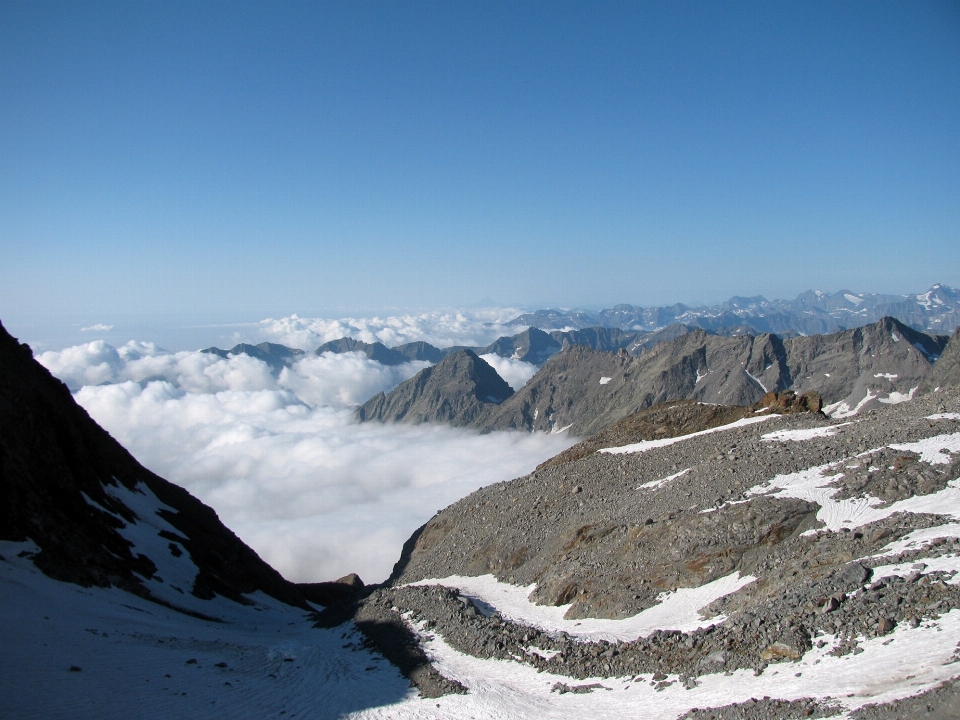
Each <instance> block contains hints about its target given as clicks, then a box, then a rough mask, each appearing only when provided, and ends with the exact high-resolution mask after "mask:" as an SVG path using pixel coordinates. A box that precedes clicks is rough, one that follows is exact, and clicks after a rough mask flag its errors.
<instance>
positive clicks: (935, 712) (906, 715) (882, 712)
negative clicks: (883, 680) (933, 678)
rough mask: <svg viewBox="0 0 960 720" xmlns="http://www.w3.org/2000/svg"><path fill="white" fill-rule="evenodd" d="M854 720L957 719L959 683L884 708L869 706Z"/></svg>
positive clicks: (959, 681) (851, 715) (959, 702)
mask: <svg viewBox="0 0 960 720" xmlns="http://www.w3.org/2000/svg"><path fill="white" fill-rule="evenodd" d="M850 717H851V718H852V720H921V718H922V719H923V720H956V718H958V717H960V680H956V679H954V680H948V681H947V682H944V683H941V684H940V685H938V686H937V687H935V688H933V689H932V690H928V691H927V692H925V693H921V694H920V695H916V696H914V697H909V698H904V699H903V700H896V701H894V702H892V703H888V704H885V705H866V706H864V707H862V708H860V709H859V710H856V711H854V712H852V713H851V714H850Z"/></svg>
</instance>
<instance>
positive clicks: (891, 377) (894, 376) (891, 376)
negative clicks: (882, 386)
mask: <svg viewBox="0 0 960 720" xmlns="http://www.w3.org/2000/svg"><path fill="white" fill-rule="evenodd" d="M874 377H875V378H886V379H887V380H896V379H897V377H898V375H897V374H896V373H876V374H874Z"/></svg>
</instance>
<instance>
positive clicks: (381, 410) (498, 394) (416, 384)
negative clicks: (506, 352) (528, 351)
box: [357, 350, 513, 425]
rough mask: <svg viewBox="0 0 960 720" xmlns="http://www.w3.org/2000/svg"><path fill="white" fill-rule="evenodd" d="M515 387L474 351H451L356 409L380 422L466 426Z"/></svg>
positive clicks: (506, 396) (501, 400) (359, 416)
mask: <svg viewBox="0 0 960 720" xmlns="http://www.w3.org/2000/svg"><path fill="white" fill-rule="evenodd" d="M511 395H513V389H512V388H511V387H510V386H509V385H508V384H507V383H506V382H505V381H504V380H503V378H501V377H500V376H499V375H498V374H497V371H496V370H494V369H493V368H492V367H490V365H488V364H487V363H486V362H484V361H483V360H482V359H480V358H479V357H477V355H476V353H474V352H473V351H471V350H458V351H457V352H455V353H451V354H450V355H448V356H447V357H445V358H444V359H443V360H441V361H440V362H439V363H437V364H436V365H433V366H432V367H428V368H426V369H425V370H422V371H421V372H420V373H418V374H417V375H416V376H415V377H412V378H411V379H409V380H407V381H406V382H404V383H401V384H400V385H399V386H397V387H396V388H395V389H394V390H392V391H391V392H390V393H389V394H384V393H380V394H379V395H376V396H375V397H373V398H371V399H370V400H368V401H367V402H365V403H364V404H363V405H362V406H361V407H360V408H358V409H357V418H358V419H359V420H361V421H364V420H378V421H380V422H397V421H401V420H402V421H405V422H413V423H421V422H446V423H450V424H453V425H466V424H469V423H471V422H473V421H474V420H476V419H477V418H479V417H481V416H483V415H484V414H485V413H486V411H487V408H489V407H491V406H497V405H499V404H500V403H502V402H504V401H505V400H506V399H508V398H509V397H510V396H511Z"/></svg>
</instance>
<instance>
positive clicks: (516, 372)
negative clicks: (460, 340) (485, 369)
mask: <svg viewBox="0 0 960 720" xmlns="http://www.w3.org/2000/svg"><path fill="white" fill-rule="evenodd" d="M480 357H481V358H482V359H483V360H485V361H486V362H487V363H488V364H489V365H490V366H491V367H492V368H493V369H494V370H496V371H497V375H499V376H500V377H502V378H503V379H504V380H506V381H507V385H509V386H510V387H512V388H513V389H514V390H519V389H520V388H522V387H523V386H524V385H526V384H527V381H528V380H529V379H530V378H532V377H533V376H534V375H535V374H536V372H537V370H539V368H538V367H537V366H536V365H534V364H533V363H528V362H524V361H523V360H515V359H513V358H505V357H500V356H499V355H497V354H496V353H486V354H484V355H481V356H480Z"/></svg>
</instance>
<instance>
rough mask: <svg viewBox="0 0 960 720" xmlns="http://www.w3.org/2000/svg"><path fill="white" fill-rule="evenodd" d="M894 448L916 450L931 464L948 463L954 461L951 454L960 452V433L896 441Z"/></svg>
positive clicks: (922, 460) (921, 459)
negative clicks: (909, 440) (908, 441)
mask: <svg viewBox="0 0 960 720" xmlns="http://www.w3.org/2000/svg"><path fill="white" fill-rule="evenodd" d="M890 448H891V449H893V450H903V451H904V452H915V453H917V454H918V455H920V461H921V462H925V463H930V464H931V465H948V464H949V463H950V462H952V458H951V457H950V455H951V454H952V453H960V433H953V434H951V435H935V436H934V437H930V438H925V439H924V440H918V441H916V442H912V443H896V444H894V445H891V446H890Z"/></svg>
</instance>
